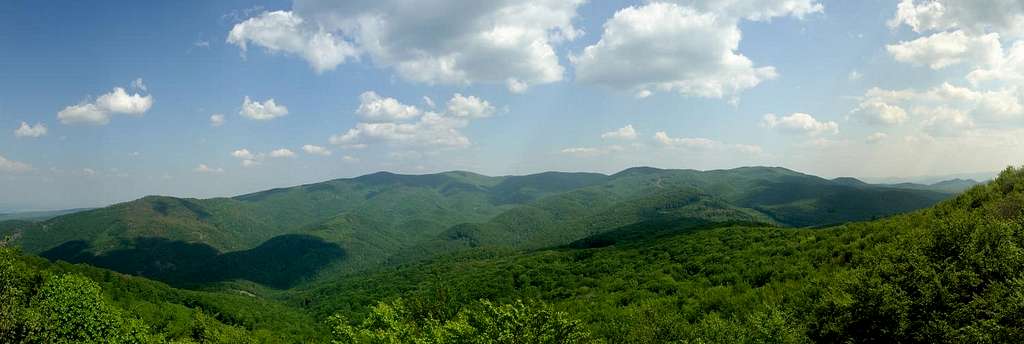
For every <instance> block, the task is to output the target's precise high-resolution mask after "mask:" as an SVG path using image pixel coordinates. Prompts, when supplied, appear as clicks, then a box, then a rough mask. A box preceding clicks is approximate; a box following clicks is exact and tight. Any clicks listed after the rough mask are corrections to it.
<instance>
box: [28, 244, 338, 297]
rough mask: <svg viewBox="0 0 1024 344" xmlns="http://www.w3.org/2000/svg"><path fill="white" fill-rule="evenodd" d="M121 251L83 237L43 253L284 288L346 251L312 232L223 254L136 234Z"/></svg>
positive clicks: (195, 280) (129, 269)
mask: <svg viewBox="0 0 1024 344" xmlns="http://www.w3.org/2000/svg"><path fill="white" fill-rule="evenodd" d="M126 246H129V247H131V248H127V249H119V250H114V251H109V252H105V253H103V254H100V255H95V254H93V253H92V252H89V249H90V247H89V244H88V243H86V242H84V241H70V242H66V243H64V244H61V245H60V246H57V247H55V248H53V249H50V250H48V251H46V252H43V253H42V254H40V255H41V256H43V257H46V258H48V259H51V260H63V261H67V262H71V263H87V264H90V265H95V266H99V267H103V268H107V269H111V270H114V271H118V272H121V273H127V274H133V275H139V276H145V277H148V278H152V279H156V280H160V281H163V282H166V283H168V284H171V285H174V286H177V287H186V286H194V285H196V284H202V283H210V282H219V281H226V280H232V279H245V280H249V281H253V282H257V283H260V284H263V285H266V286H269V287H273V288H278V289H285V288H288V287H291V286H294V285H295V284H297V283H298V282H301V281H303V280H305V279H307V278H309V277H312V276H313V275H315V274H316V273H317V272H318V271H319V270H320V269H321V268H323V267H325V266H326V265H328V264H330V263H332V262H334V261H338V260H341V259H343V258H344V257H345V251H344V250H343V249H342V248H341V247H340V246H338V245H337V244H334V243H329V242H325V241H323V240H322V239H320V238H317V237H313V236H308V235H282V236H278V237H274V238H272V239H270V240H267V241H266V242H264V243H263V244H260V246H257V247H255V248H252V249H249V250H243V251H235V252H228V253H220V252H219V251H217V249H215V248H213V247H211V246H209V245H205V244H197V243H188V242H183V241H173V240H168V239H164V238H136V239H134V240H132V241H130V242H128V243H126Z"/></svg>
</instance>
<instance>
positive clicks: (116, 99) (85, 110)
mask: <svg viewBox="0 0 1024 344" xmlns="http://www.w3.org/2000/svg"><path fill="white" fill-rule="evenodd" d="M136 83H137V86H136V87H135V88H137V89H141V90H143V91H145V85H144V84H143V83H142V79H138V80H136V81H135V82H133V84H136ZM151 107H153V96H152V95H142V94H139V93H131V94H129V93H128V91H126V90H125V89H124V88H121V87H114V89H113V90H112V91H110V92H109V93H105V94H103V95H101V96H99V97H97V98H96V100H95V101H84V102H81V103H79V104H76V105H70V106H67V107H65V108H64V109H63V110H61V111H60V112H58V113H57V119H59V120H60V122H61V123H64V124H78V123H84V124H94V125H105V124H107V123H110V118H111V116H112V115H113V114H126V115H137V116H141V115H142V114H144V113H146V111H149V109H150V108H151Z"/></svg>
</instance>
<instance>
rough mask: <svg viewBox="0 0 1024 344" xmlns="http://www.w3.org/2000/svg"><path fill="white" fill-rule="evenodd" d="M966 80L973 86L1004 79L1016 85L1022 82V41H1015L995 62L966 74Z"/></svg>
mask: <svg viewBox="0 0 1024 344" xmlns="http://www.w3.org/2000/svg"><path fill="white" fill-rule="evenodd" d="M967 80H968V81H970V83H971V84H972V85H975V86H977V85H979V84H981V83H984V82H988V81H1005V82H1008V83H1012V84H1017V85H1020V84H1021V83H1024V42H1022V41H1017V42H1015V43H1014V44H1013V45H1012V46H1011V47H1010V49H1009V51H1006V53H1005V54H1003V55H1001V56H998V58H997V59H996V60H995V62H993V63H990V64H989V65H988V66H981V67H979V68H977V69H975V70H974V71H972V72H971V73H970V74H967Z"/></svg>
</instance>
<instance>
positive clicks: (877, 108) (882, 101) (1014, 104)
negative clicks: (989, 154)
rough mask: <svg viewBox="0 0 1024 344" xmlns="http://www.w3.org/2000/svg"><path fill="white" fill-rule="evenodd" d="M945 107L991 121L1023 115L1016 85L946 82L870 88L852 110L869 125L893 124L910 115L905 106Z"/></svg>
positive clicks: (1022, 106) (855, 115) (902, 120)
mask: <svg viewBox="0 0 1024 344" xmlns="http://www.w3.org/2000/svg"><path fill="white" fill-rule="evenodd" d="M940 107H946V108H950V109H955V110H958V111H961V112H963V113H964V114H966V115H968V116H970V117H974V118H978V119H984V120H987V121H991V122H999V121H1006V120H1011V119H1016V118H1020V117H1022V115H1024V105H1022V104H1021V102H1020V95H1019V92H1018V91H1017V89H1016V88H1014V87H1011V88H1007V89H1003V90H998V91H980V90H973V89H970V88H966V87H958V86H955V85H952V84H949V83H943V84H942V85H939V86H936V87H933V88H931V89H928V90H925V91H916V90H909V89H907V90H885V89H880V88H877V87H875V88H871V89H869V90H868V91H867V92H865V94H864V97H863V98H862V100H861V103H860V105H858V107H857V108H855V109H854V110H853V111H852V112H851V113H850V115H851V117H857V118H859V119H862V120H865V121H866V122H868V123H871V124H884V125H892V124H899V123H903V122H904V121H906V120H907V119H908V118H909V117H908V116H907V114H906V111H905V110H904V109H908V108H911V109H912V108H940Z"/></svg>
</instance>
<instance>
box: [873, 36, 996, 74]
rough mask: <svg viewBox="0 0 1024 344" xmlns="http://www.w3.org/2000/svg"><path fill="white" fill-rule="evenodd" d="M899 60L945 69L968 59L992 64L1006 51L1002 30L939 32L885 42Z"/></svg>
mask: <svg viewBox="0 0 1024 344" xmlns="http://www.w3.org/2000/svg"><path fill="white" fill-rule="evenodd" d="M886 50H888V51H889V54H891V55H892V57H893V58H894V59H896V61H900V62H904V63H910V64H913V65H919V66H928V67H930V68H931V69H942V68H946V67H949V66H952V65H957V64H961V63H967V64H969V65H971V66H990V65H994V64H996V63H998V62H999V60H1000V59H1001V58H1002V55H1003V49H1002V45H1001V44H1000V43H999V34H996V33H990V34H987V35H983V36H968V35H967V34H966V33H964V32H963V31H953V32H939V33H936V34H933V35H931V36H927V37H921V38H918V39H915V40H913V41H909V42H908V41H904V42H900V43H898V44H891V45H887V46H886Z"/></svg>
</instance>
